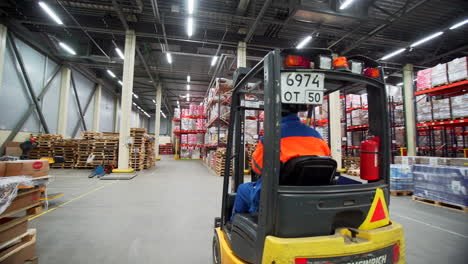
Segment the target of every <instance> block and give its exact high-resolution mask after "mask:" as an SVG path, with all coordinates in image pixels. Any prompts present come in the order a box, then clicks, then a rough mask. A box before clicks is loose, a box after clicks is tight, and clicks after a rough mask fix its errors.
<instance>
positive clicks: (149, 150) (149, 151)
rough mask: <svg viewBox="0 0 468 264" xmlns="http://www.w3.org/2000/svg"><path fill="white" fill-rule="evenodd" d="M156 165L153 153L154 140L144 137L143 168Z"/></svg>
mask: <svg viewBox="0 0 468 264" xmlns="http://www.w3.org/2000/svg"><path fill="white" fill-rule="evenodd" d="M154 165H156V153H155V152H154V139H152V138H150V137H149V136H148V135H146V140H145V160H144V168H145V169H149V168H151V167H153V166H154Z"/></svg>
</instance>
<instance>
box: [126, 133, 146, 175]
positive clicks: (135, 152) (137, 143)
mask: <svg viewBox="0 0 468 264" xmlns="http://www.w3.org/2000/svg"><path fill="white" fill-rule="evenodd" d="M145 134H146V128H131V129H130V136H131V137H132V138H133V144H132V145H131V146H130V160H129V163H130V164H129V165H130V167H131V168H133V169H135V170H137V171H139V170H143V169H144V167H145V155H146V151H145Z"/></svg>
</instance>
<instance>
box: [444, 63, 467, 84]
mask: <svg viewBox="0 0 468 264" xmlns="http://www.w3.org/2000/svg"><path fill="white" fill-rule="evenodd" d="M467 60H468V57H461V58H457V59H454V60H453V61H451V62H449V63H447V71H448V79H449V81H450V82H456V81H461V80H465V79H467V78H468V63H467Z"/></svg>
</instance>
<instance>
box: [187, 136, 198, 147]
mask: <svg viewBox="0 0 468 264" xmlns="http://www.w3.org/2000/svg"><path fill="white" fill-rule="evenodd" d="M187 138H188V139H187V142H188V144H189V145H196V144H197V134H188V137H187Z"/></svg>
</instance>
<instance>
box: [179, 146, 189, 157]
mask: <svg viewBox="0 0 468 264" xmlns="http://www.w3.org/2000/svg"><path fill="white" fill-rule="evenodd" d="M180 158H181V159H190V158H192V151H191V148H189V147H181V148H180Z"/></svg>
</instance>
